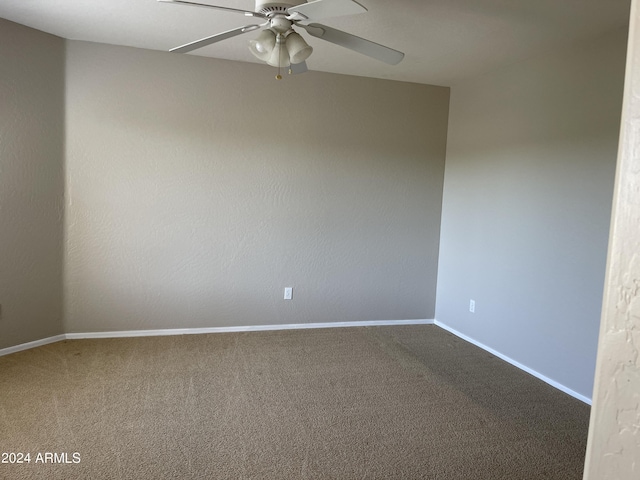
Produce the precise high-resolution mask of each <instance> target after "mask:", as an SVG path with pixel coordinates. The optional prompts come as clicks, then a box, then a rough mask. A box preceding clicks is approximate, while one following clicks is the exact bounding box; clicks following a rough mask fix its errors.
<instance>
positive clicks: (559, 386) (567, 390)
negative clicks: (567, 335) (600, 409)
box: [434, 320, 591, 405]
mask: <svg viewBox="0 0 640 480" xmlns="http://www.w3.org/2000/svg"><path fill="white" fill-rule="evenodd" d="M434 324H435V325H437V326H438V327H440V328H442V329H444V330H446V331H448V332H450V333H452V334H454V335H455V336H456V337H460V338H461V339H462V340H465V341H467V342H469V343H472V344H474V345H475V346H476V347H480V348H482V349H483V350H486V351H487V352H489V353H491V354H492V355H495V356H496V357H498V358H500V359H502V360H504V361H505V362H507V363H510V364H511V365H513V366H514V367H518V368H519V369H520V370H523V371H525V372H527V373H528V374H530V375H533V376H534V377H536V378H538V379H540V380H542V381H543V382H545V383H548V384H549V385H551V386H552V387H555V388H557V389H558V390H560V391H562V392H564V393H566V394H567V395H571V396H572V397H573V398H577V399H578V400H580V401H582V402H584V403H586V404H587V405H591V399H590V398H588V397H585V396H584V395H582V394H580V393H578V392H575V391H573V390H571V389H570V388H568V387H566V386H564V385H562V384H561V383H558V382H556V381H555V380H551V379H550V378H549V377H546V376H544V375H542V374H541V373H539V372H536V371H535V370H533V369H531V368H529V367H527V366H526V365H523V364H521V363H520V362H517V361H516V360H514V359H513V358H510V357H507V356H506V355H503V354H502V353H500V352H498V351H496V350H494V349H493V348H491V347H487V346H486V345H484V344H482V343H480V342H478V341H477V340H475V339H473V338H471V337H468V336H467V335H465V334H464V333H460V332H459V331H457V330H456V329H454V328H451V327H449V326H448V325H445V324H444V323H442V322H439V321H438V320H435V321H434Z"/></svg>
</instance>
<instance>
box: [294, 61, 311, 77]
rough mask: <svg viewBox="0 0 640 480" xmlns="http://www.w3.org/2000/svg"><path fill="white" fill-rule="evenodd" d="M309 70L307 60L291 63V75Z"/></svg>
mask: <svg viewBox="0 0 640 480" xmlns="http://www.w3.org/2000/svg"><path fill="white" fill-rule="evenodd" d="M307 71H309V69H308V68H307V62H300V63H292V64H291V65H289V73H290V74H291V75H298V74H299V73H305V72H307Z"/></svg>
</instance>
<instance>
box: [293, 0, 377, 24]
mask: <svg viewBox="0 0 640 480" xmlns="http://www.w3.org/2000/svg"><path fill="white" fill-rule="evenodd" d="M366 11H367V9H366V8H364V7H363V6H362V5H360V4H359V3H358V2H355V1H353V0H314V1H312V2H309V3H303V4H301V5H296V6H295V7H291V8H289V9H287V12H288V13H289V14H290V15H293V14H296V13H298V14H301V15H303V16H304V19H299V18H296V20H299V21H303V22H304V21H306V20H309V21H314V20H322V19H324V18H330V17H340V16H342V15H353V14H355V13H364V12H366Z"/></svg>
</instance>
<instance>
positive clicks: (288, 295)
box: [284, 287, 293, 300]
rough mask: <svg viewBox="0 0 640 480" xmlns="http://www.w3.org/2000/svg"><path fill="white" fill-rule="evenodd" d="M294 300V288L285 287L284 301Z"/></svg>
mask: <svg viewBox="0 0 640 480" xmlns="http://www.w3.org/2000/svg"><path fill="white" fill-rule="evenodd" d="M292 298H293V287H285V289H284V299H285V300H291V299H292Z"/></svg>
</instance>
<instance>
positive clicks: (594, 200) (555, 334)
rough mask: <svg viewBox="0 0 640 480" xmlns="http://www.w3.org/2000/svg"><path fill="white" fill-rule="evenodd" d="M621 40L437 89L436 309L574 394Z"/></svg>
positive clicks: (589, 347) (610, 147)
mask: <svg viewBox="0 0 640 480" xmlns="http://www.w3.org/2000/svg"><path fill="white" fill-rule="evenodd" d="M625 50H626V31H625V30H619V31H616V32H612V33H610V34H608V35H605V36H602V37H600V38H597V39H593V40H592V41H590V42H585V43H582V44H580V45H575V46H573V47H571V48H565V49H557V50H556V51H554V52H552V53H549V54H547V55H544V56H542V57H540V58H535V59H531V60H529V61H525V62H521V63H518V64H516V65H511V66H508V67H505V68H503V69H501V70H498V71H494V72H492V73H490V74H486V75H483V76H480V77H476V78H473V79H469V80H467V81H465V82H462V83H460V84H457V85H454V86H453V87H452V90H451V111H450V123H449V140H448V150H447V165H446V172H445V186H444V200H443V214H442V236H441V253H440V264H439V277H438V297H437V298H438V299H437V311H436V319H437V320H438V321H439V322H442V323H443V324H446V325H447V326H449V327H451V328H453V329H456V330H457V331H459V332H461V333H463V334H465V335H467V336H468V337H471V338H473V339H474V340H476V341H478V342H480V343H482V344H484V345H486V346H488V347H490V348H493V349H494V350H497V351H498V352H500V353H501V354H503V355H506V356H507V357H510V358H511V359H512V360H515V361H516V362H519V363H520V364H522V365H524V366H525V367H527V368H530V369H532V370H534V371H536V372H538V373H539V374H541V375H543V376H545V377H547V378H548V379H549V380H550V381H552V382H557V383H559V384H561V385H564V386H565V387H567V388H568V389H569V390H572V391H573V392H574V393H577V394H578V395H581V396H583V397H584V398H590V397H591V391H592V388H593V374H594V368H595V358H596V344H597V337H598V328H599V324H600V309H601V301H602V289H603V282H604V271H605V259H606V249H607V239H608V230H609V218H610V210H611V197H612V191H613V178H614V170H615V160H616V151H617V145H618V131H619V125H620V111H621V104H622V88H623V78H624V62H625ZM470 299H474V300H475V302H476V309H475V310H476V311H475V313H470V312H469V300H470Z"/></svg>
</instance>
